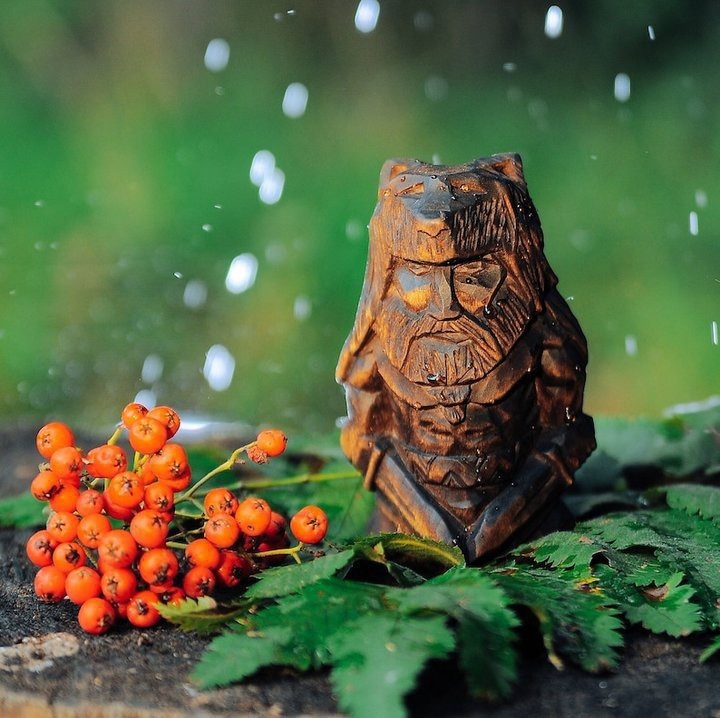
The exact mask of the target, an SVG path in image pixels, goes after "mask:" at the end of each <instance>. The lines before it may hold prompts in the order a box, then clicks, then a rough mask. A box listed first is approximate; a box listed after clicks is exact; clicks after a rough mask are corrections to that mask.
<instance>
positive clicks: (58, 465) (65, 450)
mask: <svg viewBox="0 0 720 718" xmlns="http://www.w3.org/2000/svg"><path fill="white" fill-rule="evenodd" d="M84 466H85V464H84V463H83V455H82V451H80V449H78V448H76V447H74V446H62V447H60V448H59V449H56V450H55V451H53V455H52V456H51V457H50V470H51V471H53V472H54V473H55V475H56V476H58V477H59V478H60V480H61V481H77V480H78V479H79V478H80V472H81V471H82V470H83V468H84Z"/></svg>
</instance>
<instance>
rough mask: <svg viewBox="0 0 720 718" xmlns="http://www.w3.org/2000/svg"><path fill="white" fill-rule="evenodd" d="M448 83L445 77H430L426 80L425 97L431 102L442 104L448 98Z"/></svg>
mask: <svg viewBox="0 0 720 718" xmlns="http://www.w3.org/2000/svg"><path fill="white" fill-rule="evenodd" d="M447 93H448V83H447V80H446V79H445V78H444V77H440V76H439V75H430V77H428V79H427V80H425V97H427V98H428V100H430V101H431V102H441V101H442V100H444V99H445V98H446V97H447Z"/></svg>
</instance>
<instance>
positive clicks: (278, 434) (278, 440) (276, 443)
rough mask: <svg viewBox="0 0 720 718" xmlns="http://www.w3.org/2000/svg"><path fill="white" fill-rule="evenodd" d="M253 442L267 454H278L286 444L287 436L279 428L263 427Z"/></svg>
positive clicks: (283, 449)
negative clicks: (263, 429)
mask: <svg viewBox="0 0 720 718" xmlns="http://www.w3.org/2000/svg"><path fill="white" fill-rule="evenodd" d="M255 443H256V445H257V447H258V449H260V450H261V451H264V452H265V453H266V454H267V455H268V456H280V454H282V453H283V451H285V447H286V446H287V436H285V434H283V432H282V431H280V429H265V431H261V432H260V433H259V434H258V435H257V439H256V440H255Z"/></svg>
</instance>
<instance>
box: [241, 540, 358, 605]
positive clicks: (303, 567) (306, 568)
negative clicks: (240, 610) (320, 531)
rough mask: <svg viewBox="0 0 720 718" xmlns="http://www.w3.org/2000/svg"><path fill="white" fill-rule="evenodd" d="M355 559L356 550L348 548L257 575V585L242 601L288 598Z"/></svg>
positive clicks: (331, 574)
mask: <svg viewBox="0 0 720 718" xmlns="http://www.w3.org/2000/svg"><path fill="white" fill-rule="evenodd" d="M354 558H355V551H353V550H352V549H347V550H345V551H340V552H339V553H330V554H327V555H325V556H321V557H319V558H316V559H314V560H313V561H307V562H305V563H301V564H291V565H287V566H276V567H275V568H268V569H266V570H265V571H262V572H261V573H260V574H258V576H257V578H258V582H257V583H254V584H253V585H252V586H250V587H249V588H248V589H247V591H245V598H247V599H249V600H258V599H262V598H276V597H280V596H287V595H289V594H291V593H296V592H298V591H300V590H302V589H303V588H304V587H305V586H309V585H310V584H312V583H315V582H317V581H321V580H323V579H325V578H328V577H330V576H334V575H335V574H337V573H339V572H341V571H342V570H343V569H344V568H345V567H346V566H348V564H350V563H351V561H352V560H353V559H354Z"/></svg>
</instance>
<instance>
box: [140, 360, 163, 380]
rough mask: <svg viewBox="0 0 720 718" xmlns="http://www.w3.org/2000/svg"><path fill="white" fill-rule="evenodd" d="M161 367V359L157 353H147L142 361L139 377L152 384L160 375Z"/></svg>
mask: <svg viewBox="0 0 720 718" xmlns="http://www.w3.org/2000/svg"><path fill="white" fill-rule="evenodd" d="M163 368H164V364H163V360H162V359H161V358H160V357H159V356H158V355H157V354H148V356H147V357H145V361H144V362H143V365H142V371H141V372H140V378H141V379H142V380H143V381H144V382H145V383H146V384H154V383H155V382H156V381H158V379H160V377H161V376H162V373H163Z"/></svg>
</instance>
